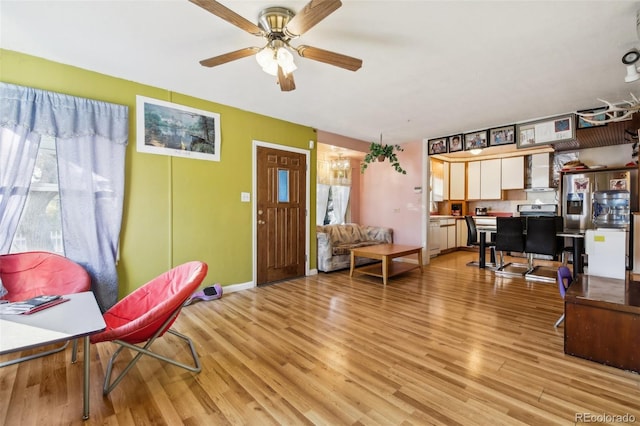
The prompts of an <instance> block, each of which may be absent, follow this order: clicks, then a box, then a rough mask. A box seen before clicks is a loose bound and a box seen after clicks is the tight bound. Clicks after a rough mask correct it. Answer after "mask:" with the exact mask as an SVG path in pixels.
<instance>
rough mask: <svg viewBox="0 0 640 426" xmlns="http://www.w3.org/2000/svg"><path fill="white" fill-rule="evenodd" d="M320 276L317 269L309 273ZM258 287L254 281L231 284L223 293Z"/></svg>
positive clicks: (223, 289)
mask: <svg viewBox="0 0 640 426" xmlns="http://www.w3.org/2000/svg"><path fill="white" fill-rule="evenodd" d="M311 275H318V270H317V269H311V270H310V271H309V275H308V276H311ZM255 286H256V285H255V283H254V282H253V281H249V282H247V283H240V284H229V285H225V286H223V287H222V292H223V294H224V293H233V292H236V291H242V290H248V289H250V288H254V287H255Z"/></svg>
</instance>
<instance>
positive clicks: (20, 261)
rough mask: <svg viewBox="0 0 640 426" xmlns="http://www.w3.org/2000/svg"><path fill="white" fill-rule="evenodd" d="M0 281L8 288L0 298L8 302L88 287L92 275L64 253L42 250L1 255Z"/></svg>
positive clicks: (46, 353)
mask: <svg viewBox="0 0 640 426" xmlns="http://www.w3.org/2000/svg"><path fill="white" fill-rule="evenodd" d="M0 283H1V284H2V285H3V286H4V288H5V289H6V290H7V291H8V293H7V294H5V295H4V296H1V297H0V299H2V300H8V301H9V302H17V301H20V300H26V299H30V298H32V297H36V296H40V295H43V294H59V295H62V294H73V293H81V292H83V291H89V290H91V278H90V277H89V274H88V273H87V271H86V270H85V269H84V268H83V267H82V266H80V265H78V264H77V263H75V262H74V261H72V260H70V259H68V258H66V257H64V256H60V255H58V254H55V253H50V252H45V251H29V252H23V253H12V254H3V255H0ZM74 343H75V341H74ZM68 344H69V342H68V341H67V342H65V343H64V344H63V345H62V346H60V347H57V348H55V349H51V350H47V351H43V352H39V353H37V354H34V355H29V356H24V357H21V358H17V359H13V360H10V361H5V362H3V363H0V367H5V366H7V365H12V364H17V363H19V362H22V361H28V360H30V359H34V358H39V357H42V356H46V355H50V354H54V353H56V352H60V351H62V350H64V349H65V348H66V347H67V345H68ZM74 347H75V345H74ZM74 354H75V351H74ZM73 361H75V358H74V359H73Z"/></svg>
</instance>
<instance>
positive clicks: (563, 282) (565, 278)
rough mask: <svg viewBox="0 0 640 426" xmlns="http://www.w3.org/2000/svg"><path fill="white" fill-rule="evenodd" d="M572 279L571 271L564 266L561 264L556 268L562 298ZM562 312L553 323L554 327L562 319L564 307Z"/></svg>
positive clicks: (560, 322)
mask: <svg viewBox="0 0 640 426" xmlns="http://www.w3.org/2000/svg"><path fill="white" fill-rule="evenodd" d="M572 280H573V276H572V275H571V271H570V270H569V268H567V267H566V266H561V267H559V268H558V291H559V292H560V297H562V300H564V296H565V295H566V293H567V289H568V288H569V286H570V285H571V282H572ZM562 309H563V312H562V316H561V317H560V318H558V321H556V323H555V324H554V325H553V326H554V327H558V326H559V325H560V324H562V322H563V321H564V308H562Z"/></svg>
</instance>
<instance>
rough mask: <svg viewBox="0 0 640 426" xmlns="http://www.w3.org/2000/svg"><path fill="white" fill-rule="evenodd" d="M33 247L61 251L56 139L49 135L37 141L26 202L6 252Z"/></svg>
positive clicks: (62, 251) (28, 249)
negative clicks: (36, 150)
mask: <svg viewBox="0 0 640 426" xmlns="http://www.w3.org/2000/svg"><path fill="white" fill-rule="evenodd" d="M33 250H43V251H50V252H54V253H59V254H64V247H63V244H62V221H61V217H60V196H59V191H58V164H57V159H56V140H55V138H53V137H50V136H43V137H42V139H41V141H40V147H39V150H38V155H37V157H36V165H35V168H34V170H33V175H32V176H31V187H30V188H29V194H28V195H27V202H26V205H25V209H24V211H23V212H22V215H21V216H20V221H19V223H18V229H17V231H16V234H15V236H14V238H13V241H12V242H11V250H10V252H11V253H16V252H22V251H33Z"/></svg>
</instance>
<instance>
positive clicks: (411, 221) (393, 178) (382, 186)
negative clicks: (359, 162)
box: [360, 141, 426, 246]
mask: <svg viewBox="0 0 640 426" xmlns="http://www.w3.org/2000/svg"><path fill="white" fill-rule="evenodd" d="M402 148H404V151H403V152H400V153H398V159H399V160H400V165H401V166H402V168H403V169H405V170H406V171H407V174H406V175H403V174H400V173H398V172H396V171H395V169H393V168H392V167H391V165H390V164H389V162H388V161H385V162H383V163H378V162H376V163H371V164H370V165H369V166H368V167H367V170H366V171H365V172H364V174H363V175H361V182H360V223H361V224H363V225H375V226H387V227H390V228H393V241H394V242H395V243H398V244H409V245H418V246H421V245H422V241H423V235H422V216H423V215H424V214H426V212H425V211H424V209H423V207H422V194H421V193H416V192H415V191H414V187H417V186H418V187H422V186H423V184H422V155H423V153H422V142H421V141H420V142H411V143H407V144H403V145H402ZM425 189H426V188H423V190H425Z"/></svg>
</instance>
